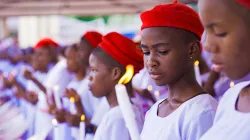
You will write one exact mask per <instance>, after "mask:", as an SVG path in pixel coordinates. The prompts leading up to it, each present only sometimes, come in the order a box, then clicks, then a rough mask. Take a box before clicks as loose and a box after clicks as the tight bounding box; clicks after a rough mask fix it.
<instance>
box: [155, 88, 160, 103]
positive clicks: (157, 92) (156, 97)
mask: <svg viewBox="0 0 250 140" xmlns="http://www.w3.org/2000/svg"><path fill="white" fill-rule="evenodd" d="M154 95H155V99H156V101H158V100H160V99H161V98H160V92H159V91H157V90H156V91H155V92H154Z"/></svg>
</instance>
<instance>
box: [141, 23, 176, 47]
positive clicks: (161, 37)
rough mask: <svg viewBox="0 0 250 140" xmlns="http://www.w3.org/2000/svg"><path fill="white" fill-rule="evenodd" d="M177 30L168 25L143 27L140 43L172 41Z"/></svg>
mask: <svg viewBox="0 0 250 140" xmlns="http://www.w3.org/2000/svg"><path fill="white" fill-rule="evenodd" d="M178 33H179V31H178V30H177V29H174V28H169V27H151V28H146V29H143V30H142V32H141V43H142V44H148V45H149V44H151V45H153V44H157V43H162V42H169V41H173V39H175V38H176V37H177V34H178Z"/></svg>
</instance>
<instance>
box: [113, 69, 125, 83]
mask: <svg viewBox="0 0 250 140" xmlns="http://www.w3.org/2000/svg"><path fill="white" fill-rule="evenodd" d="M121 74H122V71H121V69H120V68H118V67H115V68H113V69H112V71H111V78H112V80H115V81H117V80H119V79H120V77H121Z"/></svg>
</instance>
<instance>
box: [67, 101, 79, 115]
mask: <svg viewBox="0 0 250 140" xmlns="http://www.w3.org/2000/svg"><path fill="white" fill-rule="evenodd" d="M69 112H70V113H71V114H72V115H75V114H76V113H77V110H76V107H75V98H74V97H71V98H70V105H69Z"/></svg>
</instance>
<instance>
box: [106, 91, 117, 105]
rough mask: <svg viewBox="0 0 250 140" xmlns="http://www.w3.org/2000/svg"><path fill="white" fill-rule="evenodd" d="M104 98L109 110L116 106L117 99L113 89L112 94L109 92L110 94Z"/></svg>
mask: <svg viewBox="0 0 250 140" xmlns="http://www.w3.org/2000/svg"><path fill="white" fill-rule="evenodd" d="M106 98H107V100H108V103H109V106H110V107H111V108H113V107H116V106H118V101H117V98H116V92H115V88H114V89H113V90H112V92H110V94H108V95H107V96H106Z"/></svg>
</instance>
